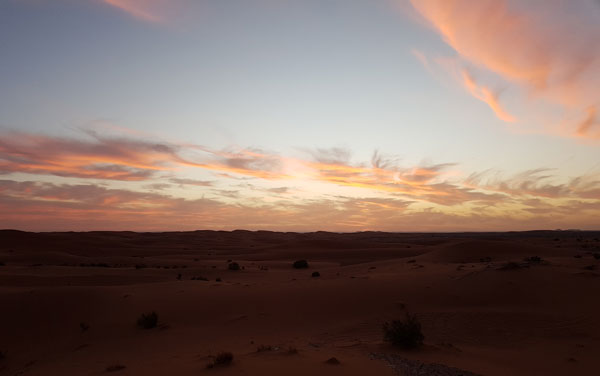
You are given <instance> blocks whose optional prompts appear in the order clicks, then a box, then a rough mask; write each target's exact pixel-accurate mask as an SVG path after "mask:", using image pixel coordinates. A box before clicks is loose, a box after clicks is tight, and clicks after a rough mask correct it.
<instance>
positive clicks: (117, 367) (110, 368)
mask: <svg viewBox="0 0 600 376" xmlns="http://www.w3.org/2000/svg"><path fill="white" fill-rule="evenodd" d="M125 368H127V367H125V366H124V365H122V364H113V365H111V366H108V367H106V372H117V371H121V370H123V369H125Z"/></svg>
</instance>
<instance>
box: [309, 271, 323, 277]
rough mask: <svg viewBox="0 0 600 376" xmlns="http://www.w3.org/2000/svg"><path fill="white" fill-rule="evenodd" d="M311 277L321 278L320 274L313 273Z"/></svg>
mask: <svg viewBox="0 0 600 376" xmlns="http://www.w3.org/2000/svg"><path fill="white" fill-rule="evenodd" d="M311 276H312V277H313V278H315V277H320V276H321V273H319V272H313V273H312V274H311Z"/></svg>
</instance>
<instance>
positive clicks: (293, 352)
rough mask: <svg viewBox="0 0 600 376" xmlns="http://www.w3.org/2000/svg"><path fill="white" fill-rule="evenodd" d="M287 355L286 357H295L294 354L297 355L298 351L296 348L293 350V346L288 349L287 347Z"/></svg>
mask: <svg viewBox="0 0 600 376" xmlns="http://www.w3.org/2000/svg"><path fill="white" fill-rule="evenodd" d="M287 353H288V355H295V354H298V349H297V348H295V347H293V346H290V347H288V349H287Z"/></svg>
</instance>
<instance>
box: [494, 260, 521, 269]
mask: <svg viewBox="0 0 600 376" xmlns="http://www.w3.org/2000/svg"><path fill="white" fill-rule="evenodd" d="M521 268H522V266H521V265H520V264H519V263H516V262H514V261H509V262H507V263H506V264H504V265H502V266H501V267H499V268H498V270H516V269H521Z"/></svg>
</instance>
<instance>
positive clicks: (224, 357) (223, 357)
mask: <svg viewBox="0 0 600 376" xmlns="http://www.w3.org/2000/svg"><path fill="white" fill-rule="evenodd" d="M231 363H233V354H232V353H230V352H227V351H223V352H220V353H218V354H217V356H215V358H214V359H213V361H212V362H210V363H208V364H207V365H206V368H214V367H223V366H229V365H231Z"/></svg>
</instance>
